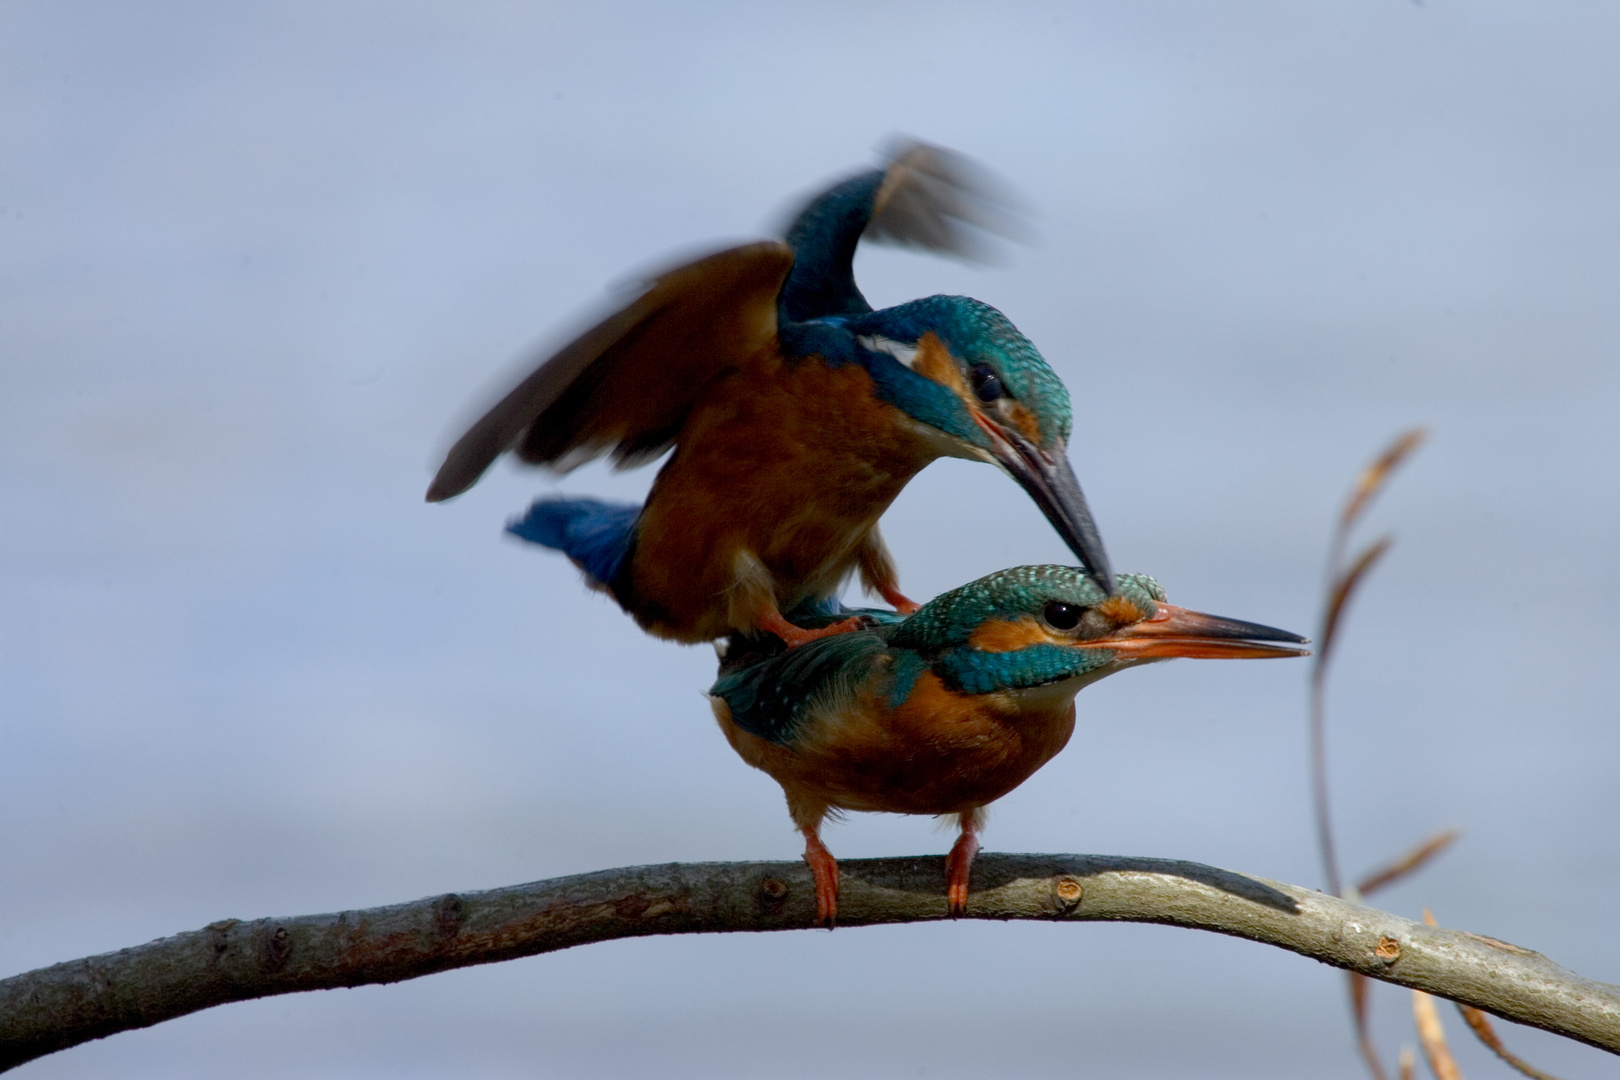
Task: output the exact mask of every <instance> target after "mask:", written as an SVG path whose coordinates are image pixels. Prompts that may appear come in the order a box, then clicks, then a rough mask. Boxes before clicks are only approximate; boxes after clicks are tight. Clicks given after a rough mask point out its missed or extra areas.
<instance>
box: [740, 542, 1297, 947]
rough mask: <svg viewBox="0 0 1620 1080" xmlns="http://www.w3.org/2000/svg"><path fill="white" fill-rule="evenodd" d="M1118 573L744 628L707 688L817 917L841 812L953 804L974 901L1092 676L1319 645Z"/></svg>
mask: <svg viewBox="0 0 1620 1080" xmlns="http://www.w3.org/2000/svg"><path fill="white" fill-rule="evenodd" d="M1117 584H1118V588H1117V590H1116V591H1115V592H1114V593H1113V594H1112V595H1110V594H1109V593H1108V592H1107V591H1106V590H1105V589H1103V587H1102V586H1101V585H1100V584H1099V583H1098V581H1097V579H1096V577H1095V575H1092V574H1089V573H1086V572H1084V571H1083V570H1080V569H1076V568H1074V567H1067V566H1019V567H1015V568H1013V569H1010V570H1002V571H1000V572H998V573H995V574H991V575H989V576H988V577H983V578H980V579H979V580H977V581H974V582H972V583H970V584H967V585H964V586H962V587H961V588H959V589H955V590H952V591H951V592H947V593H944V594H942V595H941V596H939V597H936V598H935V599H934V600H932V601H930V602H929V603H927V604H925V605H923V607H922V608H920V609H919V610H918V611H916V612H914V613H913V614H911V615H910V616H907V617H902V616H900V615H898V614H895V613H884V612H879V611H868V612H864V613H861V614H860V615H858V616H854V617H858V618H861V619H862V620H863V623H864V625H863V628H862V629H859V630H856V631H851V632H848V633H844V634H840V635H837V636H829V637H824V638H821V639H819V640H815V641H811V642H809V643H808V644H806V645H804V646H803V647H801V648H794V649H786V648H785V647H784V646H783V644H782V643H781V642H779V641H776V640H775V639H773V638H767V637H764V636H762V635H755V636H752V637H736V638H733V639H731V641H730V642H729V643H728V646H729V647H728V649H727V651H726V652H724V653H723V655H722V659H721V667H720V674H719V678H718V680H717V681H716V682H715V684H714V686H713V688H711V689H710V691H709V700H710V702H711V704H712V705H713V708H714V714H715V719H717V720H718V721H719V723H720V729H721V731H722V732H724V733H725V737H726V739H727V740H728V741H729V742H730V743H731V746H732V748H733V749H735V750H736V751H737V753H738V754H739V755H740V756H741V757H742V759H743V760H744V761H746V762H747V763H748V764H750V765H752V766H754V767H755V768H757V769H760V770H763V771H764V772H766V773H769V774H770V776H771V777H772V778H774V779H775V780H776V782H777V783H779V784H781V785H782V791H783V792H784V794H786V796H787V805H788V814H789V816H791V817H792V819H793V824H794V825H795V826H796V827H797V828H798V830H799V832H801V833H803V834H804V845H805V846H804V858H805V861H806V862H808V863H809V864H810V869H811V872H812V874H813V876H814V878H815V883H816V919H817V921H818V922H819V923H821V924H824V925H828V926H831V925H832V923H833V921H834V920H835V919H836V917H837V914H838V863H837V860H835V859H834V858H833V856H832V854H831V853H830V852H829V851H828V850H827V848H826V845H824V844H823V843H822V841H821V824H822V822H823V821H824V820H826V818H827V816H828V815H829V814H833V815H836V814H838V813H839V812H841V811H846V810H863V811H878V812H883V813H892V814H935V815H945V816H950V817H954V818H955V819H956V824H957V826H958V828H959V829H960V833H959V835H958V837H957V840H956V843H955V844H954V845H953V846H952V848H951V850H950V854H949V855H948V856H947V857H946V861H945V867H946V869H945V876H946V910H947V912H948V913H949V914H950V915H952V916H956V915H960V914H962V913H963V912H964V911H965V910H966V905H967V897H968V877H969V873H970V870H971V868H972V865H973V857H974V855H975V854H976V853H977V852H978V850H979V831H980V829H981V828H982V827H983V824H984V819H985V808H986V807H987V806H989V804H990V803H992V802H994V801H995V800H996V799H999V798H1001V797H1002V796H1003V795H1005V794H1007V793H1008V792H1009V791H1011V790H1013V789H1014V788H1016V787H1017V786H1018V785H1019V784H1021V783H1023V782H1024V781H1025V780H1027V779H1028V778H1029V777H1030V776H1031V775H1032V774H1033V773H1034V772H1035V770H1036V769H1039V768H1040V767H1041V766H1042V765H1044V764H1046V762H1048V761H1050V760H1051V759H1052V758H1053V756H1055V755H1056V754H1057V753H1058V751H1060V750H1062V749H1063V747H1064V744H1066V743H1067V742H1068V741H1069V736H1070V734H1071V733H1073V731H1074V699H1075V695H1076V694H1078V693H1079V692H1080V690H1081V689H1082V688H1083V687H1085V686H1088V685H1090V684H1091V683H1094V682H1096V681H1097V680H1098V679H1101V678H1104V677H1106V676H1109V675H1112V674H1114V673H1115V672H1116V671H1123V670H1124V669H1126V668H1129V667H1135V666H1137V665H1139V664H1147V663H1153V662H1154V661H1158V660H1167V659H1170V658H1171V657H1177V656H1187V657H1200V658H1206V659H1225V660H1238V659H1261V658H1267V657H1283V656H1304V655H1307V653H1306V650H1304V649H1300V648H1298V647H1297V646H1299V645H1303V644H1308V642H1307V641H1306V639H1305V638H1302V637H1300V636H1299V635H1298V634H1291V633H1289V632H1288V631H1286V630H1277V629H1274V628H1272V627H1269V626H1261V625H1259V624H1258V623H1251V622H1241V621H1239V620H1236V619H1225V618H1221V617H1219V616H1215V615H1205V614H1202V613H1200V612H1196V611H1189V610H1187V609H1186V608H1181V607H1176V606H1174V605H1172V604H1169V603H1166V602H1165V593H1164V590H1163V589H1162V588H1160V587H1159V584H1158V582H1156V581H1154V580H1153V579H1152V578H1150V577H1146V576H1144V575H1140V574H1124V575H1121V576H1120V577H1119V579H1118V583H1117ZM826 617H830V616H821V617H820V618H826ZM809 621H816V617H812V618H811V619H810V620H809ZM1279 642H1282V643H1286V644H1277V643H1279Z"/></svg>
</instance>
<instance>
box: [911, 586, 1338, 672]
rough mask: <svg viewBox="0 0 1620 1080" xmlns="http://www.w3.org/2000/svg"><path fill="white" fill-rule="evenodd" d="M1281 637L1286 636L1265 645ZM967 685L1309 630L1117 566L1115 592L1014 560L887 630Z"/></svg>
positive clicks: (1210, 650) (1244, 654)
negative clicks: (1185, 601)
mask: <svg viewBox="0 0 1620 1080" xmlns="http://www.w3.org/2000/svg"><path fill="white" fill-rule="evenodd" d="M1273 642H1287V643H1289V644H1287V645H1279V644H1272V643H1273ZM889 643H890V644H891V646H896V647H899V648H903V649H909V650H912V651H914V652H916V653H917V654H919V656H920V658H921V659H922V661H924V662H925V663H927V664H928V666H930V667H932V668H933V670H934V671H935V672H936V673H937V674H938V675H939V676H940V678H941V679H943V680H944V681H945V683H946V684H947V685H948V686H950V687H951V688H952V689H954V690H957V691H960V692H962V693H967V694H987V693H994V692H997V691H1004V690H1028V689H1034V688H1036V687H1045V686H1053V685H1056V684H1063V689H1064V690H1065V691H1067V692H1068V695H1069V696H1072V695H1073V693H1074V692H1075V691H1078V690H1079V689H1080V687H1082V686H1084V685H1085V684H1086V683H1088V682H1093V681H1095V680H1097V679H1100V678H1102V677H1103V676H1105V675H1110V674H1112V673H1113V672H1115V671H1122V670H1124V669H1125V668H1127V667H1131V666H1134V665H1136V664H1141V663H1147V662H1150V661H1154V660H1167V659H1170V658H1171V657H1177V656H1185V657H1197V658H1203V659H1223V660H1242V659H1261V658H1265V657H1279V656H1304V655H1306V650H1304V649H1299V648H1295V647H1293V646H1295V645H1302V644H1305V643H1306V639H1305V638H1302V637H1300V636H1299V635H1298V634H1291V633H1289V632H1288V631H1286V630H1277V629H1274V628H1273V627H1269V626H1261V625H1259V624H1258V623H1251V622H1241V621H1239V620H1236V619H1225V618H1221V617H1219V616H1216V615H1205V614H1202V613H1200V612H1196V611H1188V610H1187V609H1186V608H1181V607H1176V606H1175V605H1173V604H1169V603H1166V602H1165V597H1164V590H1163V589H1162V588H1160V587H1159V583H1158V582H1156V581H1154V580H1153V579H1152V578H1150V577H1146V576H1145V575H1141V574H1122V575H1120V577H1119V588H1118V591H1117V592H1116V593H1114V594H1113V595H1111V596H1110V595H1108V594H1106V593H1104V592H1103V590H1102V588H1101V586H1099V585H1098V583H1097V582H1096V581H1095V580H1094V579H1093V578H1092V577H1091V576H1089V575H1088V574H1086V573H1084V572H1082V571H1081V570H1079V569H1077V568H1074V567H1067V566H1019V567H1014V568H1013V569H1011V570H1002V571H1000V572H998V573H995V574H991V575H989V576H988V577H982V578H980V579H979V580H977V581H974V582H971V583H969V584H967V585H964V586H962V587H961V588H959V589H953V590H951V591H950V592H948V593H944V594H942V595H940V596H938V597H936V598H934V599H933V600H932V601H930V602H929V603H927V604H924V605H923V606H922V608H921V609H920V610H918V611H917V612H916V613H915V614H914V615H912V616H911V617H910V618H908V619H906V620H905V622H903V623H901V624H899V625H898V626H896V627H895V628H894V630H893V631H892V632H891V633H890V634H889Z"/></svg>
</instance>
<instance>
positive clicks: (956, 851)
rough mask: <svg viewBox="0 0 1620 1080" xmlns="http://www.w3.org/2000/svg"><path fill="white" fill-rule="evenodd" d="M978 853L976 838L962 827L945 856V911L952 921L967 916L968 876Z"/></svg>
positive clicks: (971, 832)
mask: <svg viewBox="0 0 1620 1080" xmlns="http://www.w3.org/2000/svg"><path fill="white" fill-rule="evenodd" d="M978 853H979V838H978V836H976V835H975V834H974V832H973V830H972V829H969V828H965V827H964V828H963V829H962V835H961V836H958V837H957V838H956V843H955V844H954V845H952V847H951V853H950V854H949V855H947V856H945V909H946V911H947V912H948V913H949V915H950V916H951V918H953V919H954V918H956V917H957V916H958V915H965V914H967V898H968V875H969V874H971V873H972V872H973V856H975V855H977V854H978Z"/></svg>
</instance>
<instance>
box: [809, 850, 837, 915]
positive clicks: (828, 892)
mask: <svg viewBox="0 0 1620 1080" xmlns="http://www.w3.org/2000/svg"><path fill="white" fill-rule="evenodd" d="M804 861H805V862H807V863H809V864H810V873H811V876H813V877H814V878H815V879H816V925H817V926H825V927H826V928H827V929H829V930H831V929H832V928H833V923H834V922H836V921H837V920H838V860H837V859H835V858H833V856H832V852H830V851H828V850H827V845H825V844H823V843H822V842H821V838H820V837H818V836H816V835H815V834H813V833H807V834H805V838H804Z"/></svg>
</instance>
